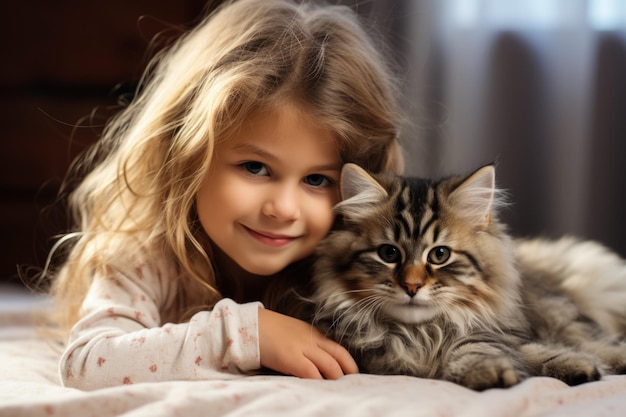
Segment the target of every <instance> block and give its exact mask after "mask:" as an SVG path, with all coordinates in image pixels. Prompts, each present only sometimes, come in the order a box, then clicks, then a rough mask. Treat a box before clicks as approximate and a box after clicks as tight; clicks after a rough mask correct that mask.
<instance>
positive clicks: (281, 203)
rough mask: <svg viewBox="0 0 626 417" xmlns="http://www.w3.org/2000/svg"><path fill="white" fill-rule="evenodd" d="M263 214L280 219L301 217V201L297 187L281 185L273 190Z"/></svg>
mask: <svg viewBox="0 0 626 417" xmlns="http://www.w3.org/2000/svg"><path fill="white" fill-rule="evenodd" d="M262 211H263V214H264V215H265V216H268V217H272V218H274V219H276V220H280V221H291V220H296V219H298V218H299V217H300V201H299V199H298V190H297V187H294V186H290V185H281V186H279V187H275V188H274V189H273V190H271V192H270V194H269V195H268V197H267V199H266V201H265V203H264V204H263V208H262Z"/></svg>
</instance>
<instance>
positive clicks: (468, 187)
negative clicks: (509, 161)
mask: <svg viewBox="0 0 626 417" xmlns="http://www.w3.org/2000/svg"><path fill="white" fill-rule="evenodd" d="M496 191H497V190H496V169H495V167H494V166H493V165H486V166H484V167H482V168H479V169H478V170H476V171H475V172H474V173H473V174H471V175H469V176H468V177H467V178H465V180H463V182H461V184H459V185H458V186H457V187H456V188H455V189H454V191H452V193H450V196H449V198H448V201H449V202H450V204H452V206H453V207H454V210H455V212H457V213H459V215H460V216H461V217H463V218H465V219H466V220H467V221H469V222H471V223H474V224H476V223H481V222H482V223H489V221H490V220H491V211H492V209H493V208H494V202H495V201H496Z"/></svg>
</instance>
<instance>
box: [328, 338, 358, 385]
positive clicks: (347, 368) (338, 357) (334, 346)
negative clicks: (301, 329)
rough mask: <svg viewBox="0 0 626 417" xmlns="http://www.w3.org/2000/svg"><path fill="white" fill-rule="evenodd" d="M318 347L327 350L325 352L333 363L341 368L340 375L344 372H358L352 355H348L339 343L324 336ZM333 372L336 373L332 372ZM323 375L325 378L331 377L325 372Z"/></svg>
mask: <svg viewBox="0 0 626 417" xmlns="http://www.w3.org/2000/svg"><path fill="white" fill-rule="evenodd" d="M320 348H321V349H323V350H324V351H325V352H327V354H328V355H329V356H330V357H331V358H332V362H333V363H334V364H337V366H338V367H339V369H340V370H341V375H339V376H343V375H344V374H356V373H358V372H359V368H358V366H357V364H356V362H355V361H354V359H353V358H352V355H350V353H349V352H348V350H347V349H346V348H344V347H343V346H341V345H340V344H339V343H337V342H335V341H333V340H330V339H326V338H324V339H323V340H322V342H321V343H320ZM322 373H324V372H322ZM333 374H336V373H335V372H333ZM324 375H325V376H326V377H327V378H331V377H330V376H329V375H327V374H326V373H324ZM333 379H334V378H333Z"/></svg>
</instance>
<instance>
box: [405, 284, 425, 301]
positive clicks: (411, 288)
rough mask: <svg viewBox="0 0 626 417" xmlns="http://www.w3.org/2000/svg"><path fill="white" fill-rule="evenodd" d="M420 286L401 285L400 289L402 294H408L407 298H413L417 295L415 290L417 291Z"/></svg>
mask: <svg viewBox="0 0 626 417" xmlns="http://www.w3.org/2000/svg"><path fill="white" fill-rule="evenodd" d="M421 287H422V286H421V285H420V284H403V285H402V289H404V292H405V293H407V294H408V296H409V297H411V298H412V297H415V294H417V290H419V289H420V288H421Z"/></svg>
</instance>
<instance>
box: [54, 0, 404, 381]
mask: <svg viewBox="0 0 626 417" xmlns="http://www.w3.org/2000/svg"><path fill="white" fill-rule="evenodd" d="M145 74H146V75H145V77H144V79H143V80H142V83H141V86H140V88H139V89H138V95H137V96H136V97H135V99H134V100H133V101H132V102H131V103H130V104H129V105H128V107H127V108H125V109H124V110H123V111H122V112H121V113H119V114H118V115H117V116H116V117H115V118H114V119H113V120H112V121H111V122H110V123H109V124H108V125H107V126H106V128H105V131H104V132H103V137H102V138H101V140H100V142H99V143H98V144H97V146H96V147H95V149H94V150H92V151H91V153H90V154H89V155H88V156H86V157H85V158H83V160H82V163H81V164H78V166H77V168H76V169H77V170H78V171H81V170H82V172H85V169H87V171H86V172H88V173H87V174H86V175H85V176H84V178H82V180H81V182H80V183H79V184H78V186H77V187H76V188H75V189H74V191H73V192H72V194H71V196H70V200H69V204H70V208H71V212H72V214H73V217H74V220H75V228H76V229H75V231H74V232H73V233H70V234H68V235H66V236H65V237H64V238H62V240H61V241H60V242H61V243H64V244H67V245H68V246H66V248H67V256H66V259H65V261H64V263H63V264H62V265H61V267H60V268H59V269H58V273H57V274H56V276H55V277H54V280H53V286H52V291H53V294H54V295H55V298H56V305H57V317H56V321H57V323H58V325H59V327H60V330H62V331H64V332H67V333H66V334H68V335H69V340H68V341H67V344H66V347H65V350H64V352H63V355H62V358H61V362H60V374H61V380H62V382H63V384H64V385H66V386H71V387H78V388H81V389H95V388H99V387H105V386H113V385H119V384H131V383H138V382H146V381H163V380H198V379H210V378H227V377H232V376H235V375H241V374H248V373H253V372H255V371H258V370H259V369H261V368H262V367H265V368H268V369H271V370H274V371H277V372H280V373H284V374H289V375H295V376H298V377H305V378H322V377H324V378H331V379H334V378H339V377H341V376H342V375H344V374H347V373H355V372H358V369H357V367H356V364H355V362H354V360H353V359H352V357H351V356H350V355H349V354H348V353H347V351H346V350H345V349H343V348H342V347H341V346H340V345H338V344H337V343H335V342H333V341H331V340H329V339H327V338H325V337H324V336H323V335H322V334H321V333H319V332H318V331H316V330H315V329H313V328H312V327H311V326H310V325H309V324H307V323H305V322H302V321H299V320H296V319H294V318H292V317H288V316H283V315H280V314H278V313H275V312H273V311H270V310H268V309H265V308H264V307H263V305H262V304H261V303H260V302H259V300H261V299H262V297H263V292H264V290H265V288H266V287H267V285H268V284H270V283H271V282H272V281H273V280H275V279H277V278H279V277H284V276H287V277H288V278H289V279H293V280H298V279H301V278H302V275H301V274H303V273H306V262H307V259H308V258H310V255H311V254H312V253H313V251H314V248H315V246H316V244H317V243H318V241H319V240H320V239H321V238H322V237H323V236H324V235H325V234H326V233H327V232H328V230H329V229H330V227H331V223H332V222H333V215H332V207H333V205H334V204H336V203H337V202H338V201H339V193H338V187H337V182H338V180H339V172H340V169H341V166H342V164H344V163H346V162H354V163H357V164H359V165H361V166H363V167H364V168H366V169H368V170H370V171H373V172H381V171H395V172H398V171H400V170H401V168H402V160H401V157H400V151H399V146H398V143H397V139H396V137H397V135H398V132H397V130H398V126H399V117H398V114H399V113H398V108H397V103H396V101H395V99H394V96H395V94H396V93H397V91H396V89H395V87H394V83H393V77H392V76H391V72H390V70H389V68H388V66H387V65H386V64H385V60H384V59H383V56H382V55H381V53H380V52H379V51H377V50H376V48H375V47H374V45H373V42H372V40H371V39H370V38H368V36H367V34H366V32H365V30H364V29H363V28H362V26H361V25H360V24H359V22H358V20H357V18H356V16H355V15H354V13H353V12H351V11H350V10H349V9H348V8H345V7H341V6H316V5H312V4H311V5H304V4H296V3H295V2H291V1H288V0H273V1H267V0H239V1H234V2H228V3H227V4H226V5H224V6H222V7H220V8H219V9H218V10H217V11H215V12H214V13H212V14H211V15H210V16H208V17H207V18H205V19H204V20H203V21H202V22H200V24H199V25H198V26H197V27H195V28H194V29H193V30H191V31H190V32H188V33H187V34H185V35H184V36H183V37H181V38H180V39H179V40H178V41H177V42H176V43H174V44H173V45H172V46H170V47H169V48H168V49H167V50H166V51H164V52H162V53H160V54H159V55H158V56H157V57H155V59H154V61H153V62H152V63H151V65H150V66H149V68H148V69H147V70H146V73H145Z"/></svg>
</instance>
